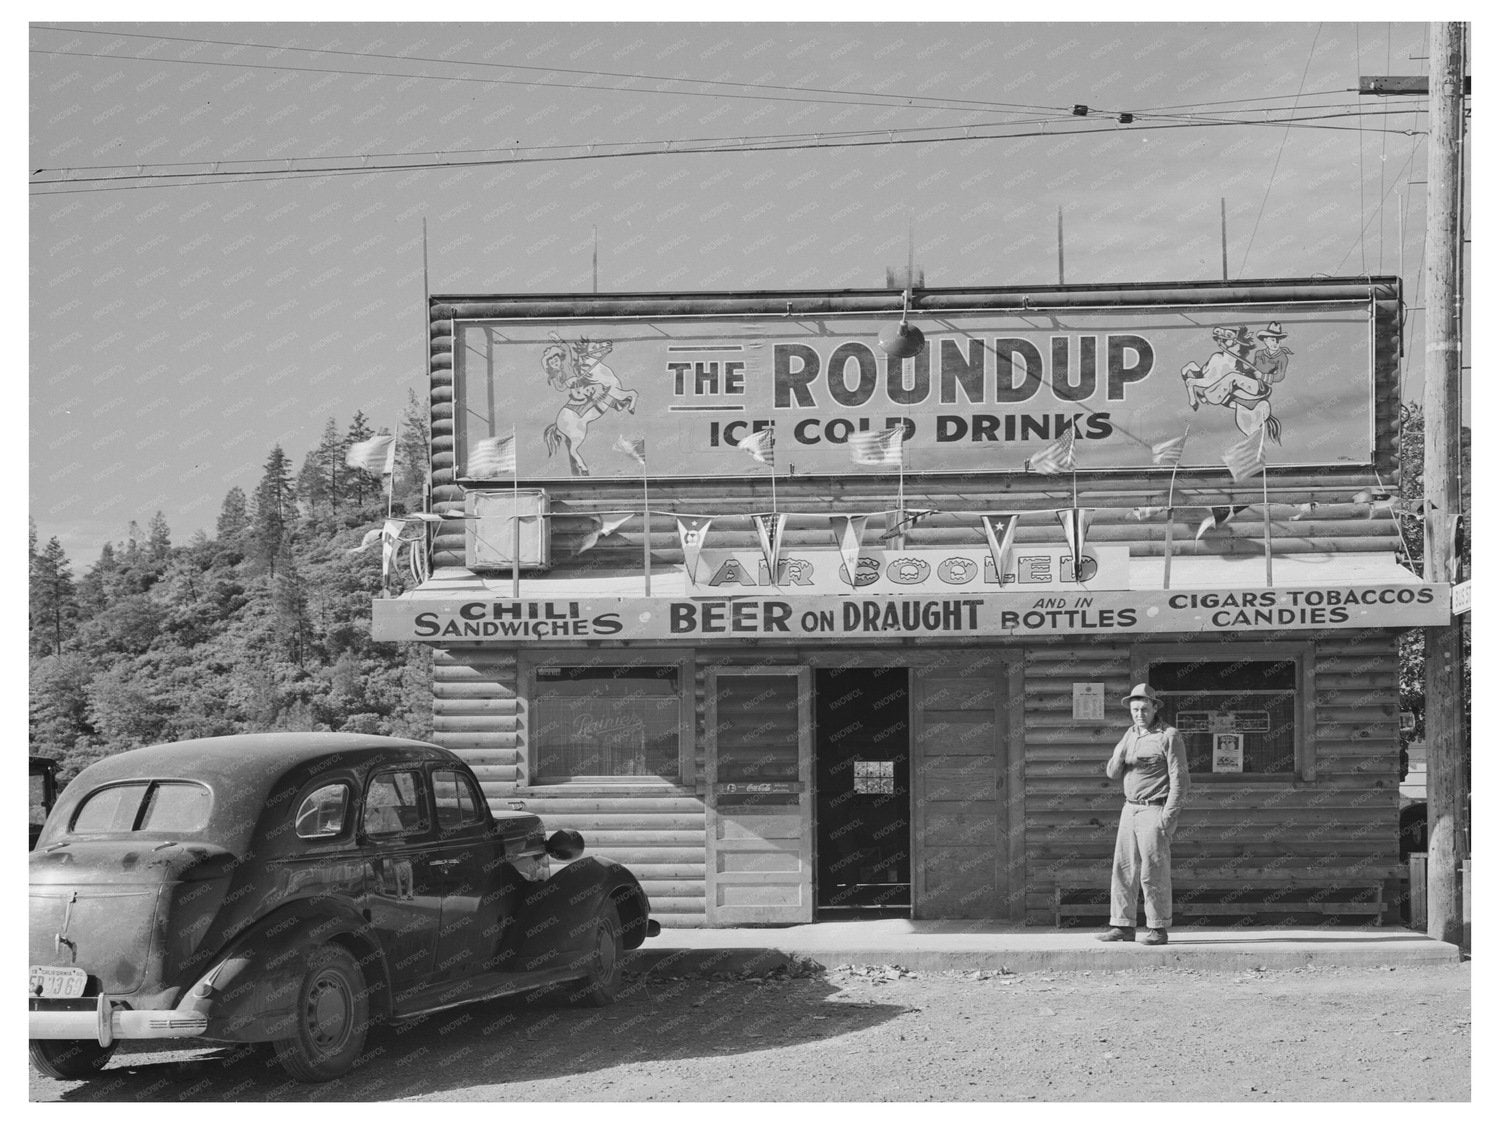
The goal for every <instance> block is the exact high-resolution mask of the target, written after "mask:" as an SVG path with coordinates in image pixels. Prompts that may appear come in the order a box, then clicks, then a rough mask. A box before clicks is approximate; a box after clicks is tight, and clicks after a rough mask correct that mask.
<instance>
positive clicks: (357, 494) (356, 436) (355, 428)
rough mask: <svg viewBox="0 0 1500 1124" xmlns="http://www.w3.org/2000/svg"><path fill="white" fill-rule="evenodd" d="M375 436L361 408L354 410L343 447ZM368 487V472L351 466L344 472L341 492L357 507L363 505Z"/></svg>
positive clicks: (377, 489) (377, 485)
mask: <svg viewBox="0 0 1500 1124" xmlns="http://www.w3.org/2000/svg"><path fill="white" fill-rule="evenodd" d="M374 436H375V431H374V430H373V429H371V428H370V421H369V419H368V418H366V417H365V412H364V411H363V410H355V411H354V417H353V419H352V420H351V421H350V422H349V431H348V432H347V433H345V434H344V448H345V449H346V450H347V449H348V448H349V446H350V445H357V444H358V443H359V442H361V441H368V440H369V439H370V438H371V437H374ZM370 490H371V489H370V474H369V473H368V472H365V471H364V470H363V469H358V468H351V469H349V470H348V471H347V472H345V473H344V487H343V494H344V495H345V497H347V498H349V499H352V500H353V501H354V503H355V506H357V507H363V506H364V503H365V495H366V493H367V492H369V491H370ZM374 490H375V491H377V492H378V491H379V490H380V483H379V480H378V478H377V479H376V482H375V489H374Z"/></svg>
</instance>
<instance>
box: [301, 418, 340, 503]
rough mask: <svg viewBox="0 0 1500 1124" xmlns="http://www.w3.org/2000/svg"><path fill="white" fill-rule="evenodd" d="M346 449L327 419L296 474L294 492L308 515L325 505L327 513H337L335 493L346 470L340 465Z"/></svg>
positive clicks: (337, 498) (330, 421)
mask: <svg viewBox="0 0 1500 1124" xmlns="http://www.w3.org/2000/svg"><path fill="white" fill-rule="evenodd" d="M347 448H348V446H347V445H346V444H345V442H344V439H343V438H342V437H340V436H339V431H338V425H337V424H336V423H335V422H334V419H333V418H329V419H328V424H327V425H325V426H324V427H323V436H322V438H321V439H320V440H319V441H318V447H317V448H316V449H314V450H312V452H310V453H308V454H307V459H306V460H305V461H303V463H302V471H301V473H300V474H299V475H298V477H297V494H298V496H299V497H301V499H302V502H303V503H304V504H306V505H307V511H308V513H309V514H312V515H316V514H317V511H318V509H319V508H320V507H326V508H327V509H328V512H329V514H330V515H333V516H337V515H338V510H339V499H340V496H339V493H340V490H341V489H342V488H343V486H344V477H345V476H346V475H347V474H348V471H349V470H348V468H346V467H345V465H344V453H345V451H346V450H347Z"/></svg>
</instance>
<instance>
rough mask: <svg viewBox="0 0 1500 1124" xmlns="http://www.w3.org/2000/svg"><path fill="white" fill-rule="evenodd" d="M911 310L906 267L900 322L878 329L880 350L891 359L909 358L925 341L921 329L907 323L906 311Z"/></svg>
mask: <svg viewBox="0 0 1500 1124" xmlns="http://www.w3.org/2000/svg"><path fill="white" fill-rule="evenodd" d="M910 311H911V273H910V267H908V272H907V279H906V288H905V289H904V290H903V291H902V293H901V323H899V324H888V325H887V326H886V327H884V328H882V329H880V335H879V337H878V341H879V343H880V350H881V351H883V352H885V353H886V354H887V355H889V356H890V357H891V358H893V359H910V358H911V357H912V356H913V355H915V354H916V353H917V352H919V351H921V350H922V345H923V344H925V343H926V342H927V339H926V337H925V336H923V335H922V329H921V328H917V327H914V326H913V325H911V324H909V323H907V319H906V317H907V313H909V312H910Z"/></svg>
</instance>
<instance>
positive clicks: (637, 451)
mask: <svg viewBox="0 0 1500 1124" xmlns="http://www.w3.org/2000/svg"><path fill="white" fill-rule="evenodd" d="M615 448H616V449H618V450H619V451H620V452H622V453H624V454H625V455H626V456H627V457H634V458H635V459H636V460H637V461H639V462H640V464H641V466H642V467H644V466H645V464H646V439H645V438H644V437H625V436H624V435H621V436H619V437H616V438H615Z"/></svg>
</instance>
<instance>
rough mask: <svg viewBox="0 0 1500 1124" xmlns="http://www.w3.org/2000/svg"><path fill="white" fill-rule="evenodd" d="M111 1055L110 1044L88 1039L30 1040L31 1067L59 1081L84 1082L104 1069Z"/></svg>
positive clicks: (112, 1047) (112, 1050) (112, 1051)
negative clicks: (105, 1044) (102, 1044)
mask: <svg viewBox="0 0 1500 1124" xmlns="http://www.w3.org/2000/svg"><path fill="white" fill-rule="evenodd" d="M114 1052H115V1048H114V1046H113V1045H109V1046H101V1045H99V1043H97V1042H90V1041H89V1040H88V1039H82V1040H79V1041H72V1040H64V1039H49V1038H33V1039H32V1040H31V1064H32V1065H34V1066H36V1067H37V1069H39V1070H40V1071H41V1072H42V1073H45V1074H46V1075H47V1076H48V1077H55V1078H57V1079H58V1080H59V1081H83V1080H85V1079H87V1078H90V1077H93V1076H94V1075H95V1074H97V1073H98V1072H99V1071H100V1070H101V1069H103V1068H104V1066H105V1064H106V1063H107V1062H108V1061H109V1059H110V1057H111V1056H112V1055H113V1054H114Z"/></svg>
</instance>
